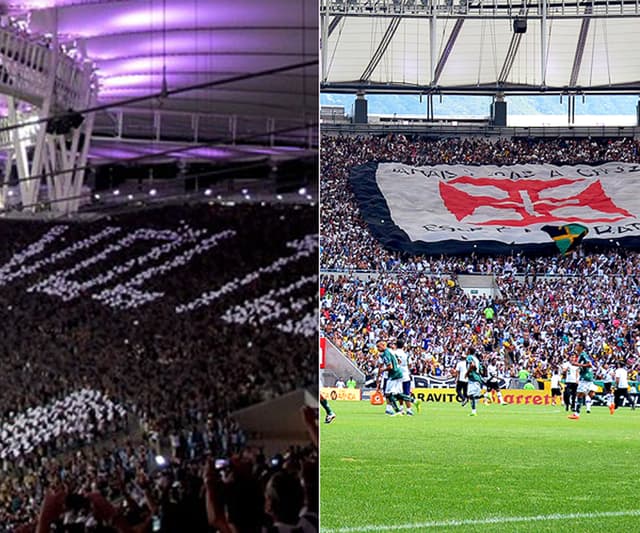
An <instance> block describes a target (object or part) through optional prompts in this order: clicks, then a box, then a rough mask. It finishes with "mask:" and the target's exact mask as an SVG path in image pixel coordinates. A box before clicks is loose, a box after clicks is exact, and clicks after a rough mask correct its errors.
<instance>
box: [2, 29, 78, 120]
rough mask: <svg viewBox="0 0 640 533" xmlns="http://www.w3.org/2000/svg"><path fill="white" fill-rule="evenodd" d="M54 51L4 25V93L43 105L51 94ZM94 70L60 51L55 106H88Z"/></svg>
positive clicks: (62, 107) (66, 107) (61, 107)
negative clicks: (91, 77) (51, 70)
mask: <svg viewBox="0 0 640 533" xmlns="http://www.w3.org/2000/svg"><path fill="white" fill-rule="evenodd" d="M53 54H54V50H53V49H51V48H49V47H48V46H47V45H46V44H45V43H38V42H34V41H32V40H30V39H29V38H28V37H27V36H24V35H21V34H18V33H14V32H12V31H10V30H9V29H7V28H0V92H2V93H4V94H8V95H11V96H15V97H16V98H18V99H20V100H23V101H26V102H30V103H32V104H34V105H36V106H41V105H42V103H43V101H44V100H45V98H46V97H47V96H48V94H47V93H48V91H49V90H50V89H49V84H48V77H49V71H50V65H52V64H53V58H52V55H53ZM90 76H91V73H90V72H88V71H87V70H86V69H85V68H83V65H82V64H80V63H78V62H76V61H74V60H73V59H72V58H71V57H69V56H67V55H65V54H63V53H62V52H60V53H58V57H57V67H56V80H55V90H54V95H55V101H54V102H53V103H54V105H55V106H57V107H58V108H60V109H69V108H74V109H79V108H82V107H83V106H84V105H85V102H86V94H87V91H88V90H89V85H90Z"/></svg>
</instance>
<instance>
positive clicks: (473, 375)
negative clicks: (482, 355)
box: [467, 355, 482, 383]
mask: <svg viewBox="0 0 640 533" xmlns="http://www.w3.org/2000/svg"><path fill="white" fill-rule="evenodd" d="M471 363H473V364H474V365H475V370H469V371H468V372H467V376H468V379H469V381H475V382H477V383H481V382H482V376H481V375H480V361H478V358H477V357H474V356H473V355H468V356H467V364H468V366H469V367H470V366H471Z"/></svg>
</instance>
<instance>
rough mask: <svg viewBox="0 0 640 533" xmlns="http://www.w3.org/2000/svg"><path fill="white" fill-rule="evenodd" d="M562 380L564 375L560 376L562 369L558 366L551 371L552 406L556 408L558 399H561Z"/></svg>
mask: <svg viewBox="0 0 640 533" xmlns="http://www.w3.org/2000/svg"><path fill="white" fill-rule="evenodd" d="M561 379H562V374H560V369H559V368H558V367H557V366H554V367H553V370H552V371H551V405H553V406H554V407H555V406H556V405H557V402H556V399H557V398H559V397H560V395H561V391H560V380H561Z"/></svg>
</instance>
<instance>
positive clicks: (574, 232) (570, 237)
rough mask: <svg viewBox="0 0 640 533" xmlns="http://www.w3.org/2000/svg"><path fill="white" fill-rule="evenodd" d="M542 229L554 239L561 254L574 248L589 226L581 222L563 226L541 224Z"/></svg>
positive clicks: (587, 231)
mask: <svg viewBox="0 0 640 533" xmlns="http://www.w3.org/2000/svg"><path fill="white" fill-rule="evenodd" d="M542 231H546V232H547V233H548V234H549V236H550V237H551V238H552V239H553V240H554V241H555V243H556V246H557V247H558V249H559V250H560V253H562V254H563V255H566V254H568V253H569V252H570V251H572V250H575V249H576V248H577V247H578V245H579V244H580V243H581V242H582V239H584V236H585V235H586V234H587V233H589V228H587V227H585V226H583V225H582V224H566V225H565V226H542Z"/></svg>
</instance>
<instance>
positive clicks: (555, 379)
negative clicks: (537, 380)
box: [551, 372, 560, 389]
mask: <svg viewBox="0 0 640 533" xmlns="http://www.w3.org/2000/svg"><path fill="white" fill-rule="evenodd" d="M551 388H552V389H559V388H560V374H556V373H555V372H554V373H553V374H551Z"/></svg>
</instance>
